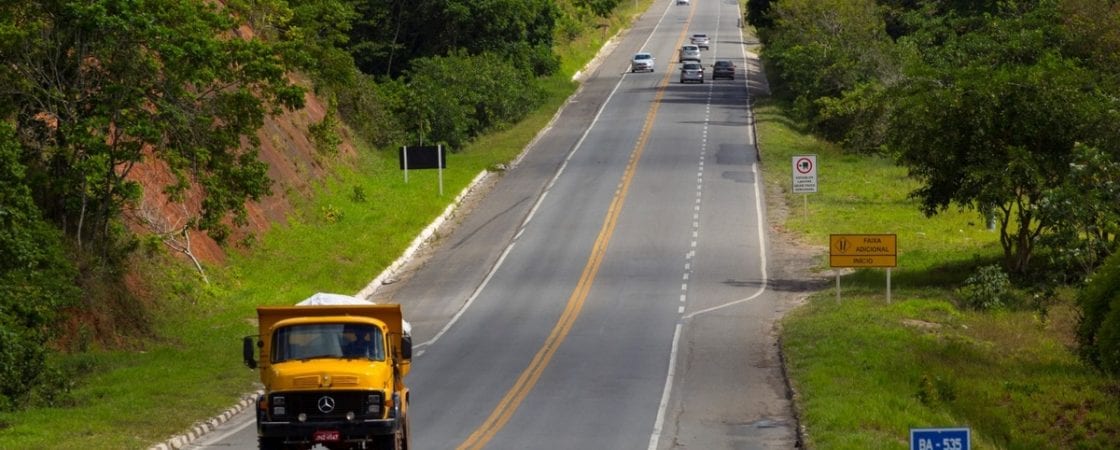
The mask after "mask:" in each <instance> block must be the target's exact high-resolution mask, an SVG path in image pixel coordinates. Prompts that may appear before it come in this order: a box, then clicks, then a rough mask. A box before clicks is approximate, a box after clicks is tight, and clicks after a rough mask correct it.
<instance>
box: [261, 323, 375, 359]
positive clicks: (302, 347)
mask: <svg viewBox="0 0 1120 450" xmlns="http://www.w3.org/2000/svg"><path fill="white" fill-rule="evenodd" d="M312 358H347V359H368V360H374V361H384V360H385V339H384V337H383V336H382V334H381V329H380V328H378V327H375V326H372V325H363V324H343V323H317V324H308V325H293V326H288V327H284V328H280V329H278V330H276V331H275V332H274V333H273V335H272V362H273V363H278V362H284V361H290V360H293V359H295V360H304V359H312Z"/></svg>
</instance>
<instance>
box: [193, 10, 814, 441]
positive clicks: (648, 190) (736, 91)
mask: <svg viewBox="0 0 1120 450" xmlns="http://www.w3.org/2000/svg"><path fill="white" fill-rule="evenodd" d="M675 3H676V1H675V0H658V1H657V2H655V4H654V6H653V7H652V8H651V9H650V10H649V11H647V12H646V13H645V14H644V15H642V17H641V18H640V19H639V20H638V22H637V23H636V24H635V26H634V27H633V28H632V29H631V31H630V32H628V33H627V34H626V35H624V36H623V37H622V39H621V40H620V41H619V43H618V44H617V46H616V47H615V48H614V49H613V51H612V52H611V53H610V54H609V55H608V56H607V58H606V59H605V60H604V62H603V63H602V64H601V65H600V66H599V67H598V69H597V70H596V71H595V72H594V73H593V74H592V75H591V76H590V77H589V79H588V80H587V82H586V83H585V84H584V87H583V88H582V89H581V91H580V93H579V94H577V95H576V96H575V97H574V98H573V101H572V103H570V104H569V105H568V106H567V107H566V108H565V110H564V112H563V113H562V114H561V115H560V116H559V117H558V118H557V119H556V121H555V122H554V124H553V125H552V128H550V129H549V130H548V132H547V133H545V134H544V135H542V136H541V138H540V139H539V140H538V141H537V142H536V143H535V144H534V146H533V148H532V149H531V151H530V152H529V153H528V154H527V155H526V156H525V158H524V159H523V160H522V161H521V162H520V163H519V164H518V166H517V167H515V168H514V169H512V170H510V171H509V172H508V173H507V174H506V175H505V176H504V177H503V178H502V179H501V180H500V181H499V182H498V183H497V184H496V185H495V187H494V188H493V190H492V192H491V193H490V195H488V196H487V198H486V199H484V200H482V201H481V202H480V203H479V204H478V205H477V207H476V208H475V209H474V210H473V211H472V213H471V214H470V215H469V216H468V217H466V218H465V219H463V220H462V222H461V223H459V224H458V226H457V227H456V229H455V231H454V232H453V233H452V234H451V235H450V236H448V237H446V238H445V239H444V240H443V241H442V242H441V245H440V247H439V248H438V249H436V250H435V252H434V253H433V254H432V256H431V259H430V260H429V261H428V262H427V263H426V264H425V265H424V266H423V267H422V268H420V269H418V270H416V271H415V273H412V274H411V276H409V277H408V278H407V281H404V282H401V283H400V284H399V285H396V286H393V287H392V289H389V290H383V291H379V292H376V293H375V294H374V298H373V300H375V301H378V302H397V303H401V304H402V305H404V311H405V314H406V316H407V317H408V318H409V319H410V320H411V321H412V322H413V324H414V331H413V332H414V336H415V338H414V341H415V342H416V343H418V344H419V345H418V346H417V355H418V356H417V357H416V358H415V360H414V363H413V368H412V371H411V374H410V376H409V379H408V380H407V381H408V384H409V386H410V387H411V389H412V393H413V394H412V395H413V396H412V403H411V425H412V439H413V446H412V448H415V449H421V450H426V449H451V448H461V449H474V448H495V449H529V448H532V449H540V448H543V449H552V448H555V449H570V448H611V449H637V448H649V449H656V448H674V447H685V448H704V449H709V448H792V447H793V445H794V432H793V429H794V424H793V423H792V420H790V419H789V416H790V413H789V405H788V402H787V401H786V400H785V397H784V386H783V385H782V384H781V380H780V371H779V370H778V368H777V365H776V363H775V361H774V357H773V345H772V341H773V340H772V338H771V337H770V331H771V330H770V327H771V325H772V324H773V320H774V317H775V313H774V311H775V310H776V307H775V305H774V300H773V298H772V297H773V295H772V294H770V293H769V292H768V291H767V290H766V284H767V283H766V282H767V275H766V271H767V269H766V264H767V262H766V252H767V250H766V248H767V245H766V242H767V237H766V232H765V228H764V224H765V219H764V211H763V203H764V202H763V199H762V197H761V195H762V194H761V187H760V186H761V185H762V180H761V175H760V171H759V170H758V167H757V149H756V147H755V143H754V136H753V135H752V128H751V126H750V121H751V112H750V109H749V94H748V88H747V86H748V82H749V80H747V79H746V78H747V72H748V70H747V69H748V67H750V65H751V64H756V63H757V62H755V61H750V60H748V58H747V55H746V53H745V51H744V47H743V36H742V34H741V29H740V28H739V27H738V24H739V17H741V10H740V8H739V4H738V2H737V1H735V0H730V1H726V0H694V1H693V2H692V4H691V5H676V4H675ZM692 33H707V34H708V35H709V36H710V37H711V38H712V41H711V49H710V50H705V51H703V52H702V55H703V56H702V58H703V64H704V66H705V69H706V70H707V72H708V73H706V75H705V81H704V83H703V84H687V85H685V84H681V83H679V82H678V77H679V65H678V64H677V63H678V61H677V49H678V48H679V47H680V46H681V45H682V44H684V43H687V36H689V35H691V34H692ZM639 50H641V51H648V52H651V53H653V54H654V56H655V57H656V59H657V62H656V70H655V71H654V72H652V73H629V60H630V55H632V54H633V53H634V52H636V51H639ZM716 59H727V60H731V61H733V62H734V63H735V64H736V66H737V72H736V79H735V80H733V81H727V80H720V81H718V82H716V81H713V80H712V79H711V73H710V72H711V64H712V62H714V61H715V60H716ZM242 415H243V416H248V417H243V418H238V419H236V420H234V421H231V423H230V424H229V425H227V426H225V427H223V429H222V430H219V432H215V433H213V436H211V437H208V438H205V439H202V440H200V441H199V442H197V443H196V444H195V445H194V446H192V448H219V447H220V448H251V447H252V446H254V445H255V433H254V429H253V426H252V420H253V418H252V417H251V415H252V414H242Z"/></svg>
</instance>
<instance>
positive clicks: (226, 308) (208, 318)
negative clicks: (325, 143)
mask: <svg viewBox="0 0 1120 450" xmlns="http://www.w3.org/2000/svg"><path fill="white" fill-rule="evenodd" d="M651 1H652V0H641V1H640V2H635V3H630V2H626V3H625V4H624V5H621V6H620V8H619V10H618V11H616V16H617V17H615V18H612V19H610V20H605V21H604V22H603V24H602V26H601V27H600V28H595V29H594V31H593V32H590V33H588V34H587V36H584V37H581V38H578V39H576V40H574V41H572V42H571V43H570V44H569V45H568V46H567V47H565V48H563V49H558V52H559V53H560V54H561V57H562V61H563V66H562V70H561V73H558V74H556V75H555V76H553V77H551V78H549V79H547V80H543V83H544V85H545V90H546V99H545V101H544V103H543V104H542V105H541V107H539V108H537V110H536V111H535V112H533V113H532V114H530V115H529V116H528V117H526V118H525V119H523V120H522V121H520V122H519V123H517V124H514V125H512V126H510V127H508V128H507V129H505V130H501V131H498V132H495V133H492V134H490V135H487V136H483V137H481V138H479V139H477V140H475V141H474V142H472V143H471V144H470V145H469V146H468V147H467V148H465V149H464V150H463V151H462V152H459V153H456V154H453V155H450V156H449V157H448V163H447V167H448V168H447V169H446V170H444V173H443V177H444V179H443V182H444V190H445V194H444V195H443V196H439V195H438V187H437V179H436V177H437V173H436V172H434V171H414V172H411V173H410V175H409V183H407V184H406V183H404V180H403V177H402V175H401V174H400V171H399V170H398V168H397V161H396V158H395V152H393V151H377V150H374V149H369V148H361V149H360V151H359V153H360V155H361V156H360V157H359V159H358V161H356V162H354V163H353V165H347V164H335V166H336V169H335V171H334V173H332V176H331V177H329V179H327V180H326V181H324V182H323V183H322V184H321V186H319V187H318V189H317V191H316V192H315V194H314V195H313V196H312V197H311V198H309V199H308V200H307V201H306V202H305V204H302V205H299V206H298V208H297V212H296V213H294V214H293V215H292V217H291V218H290V219H289V220H288V222H287V223H285V224H276V226H274V227H273V229H272V230H269V231H268V232H267V233H264V235H263V236H261V237H260V238H259V239H258V240H256V241H255V242H254V243H253V245H252V250H251V251H249V252H246V253H244V254H236V255H233V256H232V257H231V258H230V262H229V263H228V264H227V265H226V266H223V267H208V268H207V272H208V274H209V275H210V278H211V281H212V284H211V285H210V286H201V285H200V284H199V280H198V279H197V278H196V277H195V276H194V274H193V273H192V272H191V271H190V270H189V268H184V266H183V264H182V262H179V261H176V260H174V259H172V258H170V257H169V256H168V255H166V254H163V253H158V252H156V253H152V254H138V255H137V256H136V258H137V261H136V263H137V264H143V265H148V266H151V267H155V268H156V269H153V270H150V271H147V272H148V274H147V275H149V276H151V277H152V278H151V279H150V280H148V281H149V282H148V283H146V284H147V285H150V286H152V287H153V289H155V290H156V291H158V292H152V293H151V296H152V297H153V298H159V299H161V303H160V304H159V305H158V307H157V309H158V311H157V312H156V316H157V321H158V323H157V325H156V327H155V330H156V334H157V335H158V337H157V338H154V339H152V340H151V341H150V342H145V343H142V344H137V345H142V346H143V347H144V350H141V351H131V350H130V351H104V350H100V351H99V350H96V349H94V350H92V351H89V352H80V353H74V354H69V355H58V356H57V357H58V358H59V359H60V361H58V365H59V366H61V367H66V368H71V369H72V370H74V371H77V372H80V373H83V374H86V375H84V376H83V377H81V378H79V379H76V380H73V379H59V380H56V381H57V382H58V383H60V384H64V385H66V386H67V390H68V391H69V393H68V395H67V398H66V399H64V400H63V401H61V402H59V403H60V406H58V407H52V408H32V409H27V410H23V411H19V412H10V413H2V414H0V449H8V448H11V449H17V448H18V449H23V448H35V449H49V448H60V449H74V448H82V449H102V448H104V449H121V448H147V447H149V446H151V445H153V444H155V443H158V442H160V441H163V440H165V439H167V438H169V437H170V436H172V435H175V434H178V433H182V432H184V431H185V430H187V429H188V428H189V427H190V426H191V425H192V424H193V423H195V422H196V421H198V420H202V419H205V418H209V417H212V416H214V415H215V414H217V413H219V412H221V411H223V410H225V409H226V408H228V407H229V406H230V405H232V404H233V403H234V402H235V401H236V400H237V399H238V398H239V397H240V396H241V395H242V394H244V393H246V392H249V391H251V390H252V389H253V388H252V386H253V383H254V382H256V381H257V374H256V372H255V371H252V370H248V369H246V368H245V367H244V366H243V365H242V364H241V356H240V348H241V347H240V338H241V337H242V336H245V335H249V334H255V333H256V329H255V327H254V325H253V324H252V322H251V320H252V319H253V318H255V308H256V306H258V305H290V304H292V303H295V302H296V301H298V300H301V299H303V298H306V297H307V296H309V295H311V294H313V293H315V292H317V291H328V292H342V293H353V292H357V291H358V290H359V289H361V288H362V287H364V286H365V285H366V283H368V282H369V280H370V279H372V278H374V277H375V276H376V275H377V274H378V273H380V272H381V271H382V270H383V269H384V268H385V267H387V266H388V265H389V264H391V263H392V262H393V261H394V260H396V259H397V258H398V257H399V256H400V255H401V253H402V252H403V251H404V249H405V248H406V247H407V246H408V245H409V244H410V243H411V241H412V239H413V238H414V237H415V236H416V235H417V234H418V233H419V232H420V231H421V230H422V229H423V228H424V227H426V226H427V225H428V224H429V223H431V222H432V220H433V219H435V218H436V217H437V216H438V215H439V214H441V213H442V212H443V210H444V209H445V208H446V207H447V205H448V204H449V203H450V202H451V201H452V200H453V199H454V198H455V196H456V194H457V193H458V192H460V191H461V190H462V189H463V188H465V187H466V186H467V184H468V183H470V181H471V180H472V179H473V178H474V177H475V176H476V175H477V174H478V173H479V172H481V171H483V170H488V169H492V168H495V167H497V166H499V165H501V164H503V163H507V162H509V161H511V160H512V159H513V158H515V157H516V156H517V155H518V154H519V153H520V152H521V151H522V150H523V149H524V147H525V146H526V145H527V144H528V143H529V142H530V141H531V140H532V139H533V137H534V136H535V135H536V134H537V132H538V131H539V130H541V129H542V128H544V127H545V125H546V124H547V123H548V122H549V121H550V120H551V118H552V116H553V115H554V113H555V112H556V111H557V110H558V109H559V108H560V107H561V106H562V105H563V104H564V102H565V101H566V100H567V98H568V97H569V96H570V95H571V94H572V93H573V92H574V91H575V89H576V87H577V85H576V84H575V83H573V82H572V81H571V80H570V79H571V77H572V75H573V74H574V73H575V71H576V70H579V68H581V67H582V66H583V65H584V64H585V63H586V62H588V61H590V60H591V58H592V57H594V55H595V54H596V52H597V51H598V49H599V48H600V47H601V46H602V44H603V43H604V42H605V41H606V40H607V39H608V38H610V37H611V36H613V35H615V34H616V33H617V32H618V31H619V30H621V29H622V28H623V27H625V26H626V25H627V24H628V23H629V22H630V20H631V19H632V18H633V17H634V15H635V14H636V12H637V11H640V10H644V9H645V8H646V7H648V6H649V4H650V3H651ZM356 145H357V146H358V147H362V145H361V144H360V143H358V144H356Z"/></svg>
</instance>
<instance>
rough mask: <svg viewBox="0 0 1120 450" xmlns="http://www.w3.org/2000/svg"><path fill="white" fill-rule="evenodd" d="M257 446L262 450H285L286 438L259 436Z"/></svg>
mask: <svg viewBox="0 0 1120 450" xmlns="http://www.w3.org/2000/svg"><path fill="white" fill-rule="evenodd" d="M257 447H258V448H260V450H283V449H284V439H282V438H274V437H273V438H269V437H264V436H260V437H258V438H257Z"/></svg>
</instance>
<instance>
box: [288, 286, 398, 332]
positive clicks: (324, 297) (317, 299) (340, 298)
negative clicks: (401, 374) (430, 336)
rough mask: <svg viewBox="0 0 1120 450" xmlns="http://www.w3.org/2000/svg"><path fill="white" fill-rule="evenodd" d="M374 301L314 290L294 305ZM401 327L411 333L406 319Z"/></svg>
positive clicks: (365, 303)
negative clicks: (313, 292)
mask: <svg viewBox="0 0 1120 450" xmlns="http://www.w3.org/2000/svg"><path fill="white" fill-rule="evenodd" d="M375 304H376V303H374V302H371V301H369V300H363V299H360V298H358V297H354V296H350V295H342V294H331V293H327V292H316V293H315V295H312V296H310V297H307V299H305V300H304V301H302V302H299V303H296V306H318V305H375ZM401 322H402V323H401V327H403V328H404V334H405V336H411V335H412V324H411V323H408V321H407V320H403V319H402V320H401Z"/></svg>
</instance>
